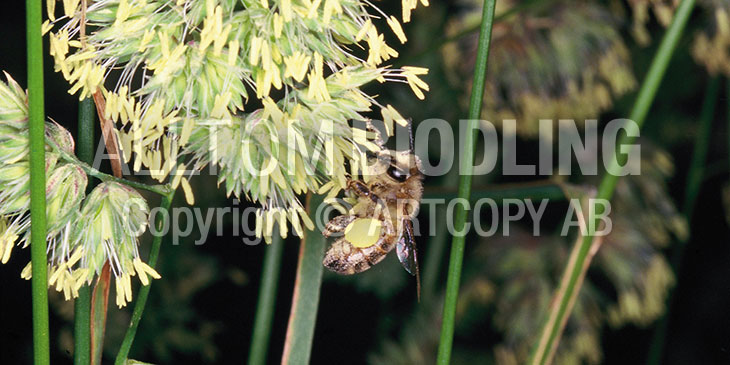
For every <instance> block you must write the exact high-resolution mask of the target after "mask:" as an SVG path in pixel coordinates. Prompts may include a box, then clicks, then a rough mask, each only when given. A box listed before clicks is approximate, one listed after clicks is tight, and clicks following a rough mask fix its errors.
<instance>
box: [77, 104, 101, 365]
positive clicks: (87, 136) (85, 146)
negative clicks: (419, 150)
mask: <svg viewBox="0 0 730 365" xmlns="http://www.w3.org/2000/svg"><path fill="white" fill-rule="evenodd" d="M95 115H96V109H95V108H94V101H93V100H92V99H90V98H87V99H84V100H82V101H81V102H80V103H79V133H78V138H77V140H78V152H77V153H78V155H79V159H80V160H81V161H84V162H86V163H91V162H92V161H93V160H94V116H95ZM89 185H91V184H89ZM90 328H91V287H90V286H89V285H84V286H82V287H81V288H80V289H79V297H78V298H76V300H75V301H74V364H75V365H85V364H88V363H89V362H90V361H91V358H90V355H91V343H90V342H91V337H90V331H89V329H90Z"/></svg>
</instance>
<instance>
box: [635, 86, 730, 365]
mask: <svg viewBox="0 0 730 365" xmlns="http://www.w3.org/2000/svg"><path fill="white" fill-rule="evenodd" d="M729 81H730V79H729ZM719 85H720V78H719V77H714V78H712V79H711V80H710V82H709V83H708V84H707V90H706V91H705V100H704V102H703V103H702V112H701V115H700V125H699V128H698V130H697V136H696V137H695V143H694V151H693V152H692V163H691V164H690V167H689V171H688V172H687V183H686V185H687V188H686V190H685V192H684V205H683V206H682V214H683V215H684V217H685V219H687V220H688V221H690V220H691V219H692V214H693V211H694V206H695V201H696V200H697V195H698V194H699V190H700V186H701V185H702V181H703V178H704V176H705V160H706V159H707V149H708V144H709V141H710V132H711V130H712V120H713V117H714V115H715V105H716V104H717V94H718V90H719V88H720V87H719ZM728 90H730V82H728ZM691 233H692V232H691V231H690V234H691ZM686 243H687V242H686V241H683V242H679V243H678V244H677V245H675V246H674V249H673V252H672V257H671V262H670V264H671V266H672V269H673V270H674V272H675V275H676V277H677V278H679V277H680V276H681V273H682V272H681V269H682V265H681V263H682V257H683V256H684V250H685V247H686ZM677 282H679V280H677ZM676 292H677V288H674V289H672V290H671V291H670V292H669V294H668V295H667V299H666V303H667V312H666V313H664V315H663V316H662V318H661V319H660V320H659V322H658V323H657V325H656V327H654V333H653V335H652V339H651V345H650V346H649V355H648V357H647V364H659V363H660V362H661V360H662V354H663V353H664V342H665V340H666V337H667V329H668V328H669V318H670V317H671V313H672V311H673V310H674V293H676Z"/></svg>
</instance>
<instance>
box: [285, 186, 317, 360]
mask: <svg viewBox="0 0 730 365" xmlns="http://www.w3.org/2000/svg"><path fill="white" fill-rule="evenodd" d="M322 200H323V197H322V196H320V195H313V196H311V197H310V198H309V201H308V202H307V209H308V211H309V214H310V217H312V221H315V218H316V217H315V215H316V212H317V208H318V207H319V206H320V205H321V204H322ZM325 244H326V240H325V238H324V236H322V234H321V233H320V232H317V231H310V232H307V234H306V235H305V237H303V238H302V244H301V247H300V249H299V263H298V265H297V276H296V280H295V282H294V295H293V296H292V307H291V313H290V314H289V325H288V326H287V331H286V341H285V343H284V354H283V355H282V359H281V363H282V364H285V365H289V364H309V358H310V355H311V354H312V342H313V337H314V327H315V324H316V322H317V307H318V305H319V292H320V289H321V286H322V273H323V270H324V266H323V265H322V259H323V258H324V249H325Z"/></svg>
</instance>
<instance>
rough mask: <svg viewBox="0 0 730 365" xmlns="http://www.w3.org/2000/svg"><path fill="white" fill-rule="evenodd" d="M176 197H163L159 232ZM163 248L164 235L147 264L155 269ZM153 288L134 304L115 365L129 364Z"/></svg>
mask: <svg viewBox="0 0 730 365" xmlns="http://www.w3.org/2000/svg"><path fill="white" fill-rule="evenodd" d="M174 195H175V191H174V190H172V191H170V192H169V193H167V194H166V195H164V196H163V197H162V203H161V204H160V207H161V208H162V211H163V213H162V214H160V215H158V216H157V217H156V218H157V219H156V222H155V225H156V226H157V232H163V231H164V227H165V226H166V225H167V220H168V218H169V215H170V206H171V205H172V198H173V197H174ZM161 246H162V235H161V234H157V235H155V238H154V240H153V241H152V247H151V248H150V257H149V260H147V263H148V264H149V265H150V266H151V267H153V268H154V267H155V265H156V264H157V257H158V256H159V255H160V247H161ZM151 287H152V282H150V283H149V284H148V285H143V286H142V287H141V288H140V289H139V294H138V295H137V301H136V302H135V303H134V310H133V311H132V319H131V320H130V322H129V328H127V332H126V333H125V334H124V340H122V345H121V347H120V348H119V352H118V353H117V358H116V359H115V360H114V364H115V365H124V364H125V363H126V362H127V357H128V356H129V350H130V349H131V348H132V342H134V336H135V335H136V334H137V327H139V321H140V320H141V319H142V314H143V313H144V307H145V305H146V304H147V298H148V297H149V295H150V288H151Z"/></svg>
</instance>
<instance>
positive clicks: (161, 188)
mask: <svg viewBox="0 0 730 365" xmlns="http://www.w3.org/2000/svg"><path fill="white" fill-rule="evenodd" d="M46 143H47V144H48V145H49V146H51V148H53V150H54V152H56V153H58V154H59V156H60V157H61V158H62V159H63V160H65V161H67V162H71V163H73V164H75V165H78V166H79V167H81V168H82V169H83V170H84V171H85V172H86V173H87V174H89V175H91V176H93V177H96V178H98V179H100V180H101V181H114V182H118V183H120V184H124V185H127V186H130V187H133V188H135V189H140V190H146V191H149V192H152V193H155V194H158V195H162V196H166V195H169V194H171V193H172V192H173V190H172V188H171V187H170V186H169V185H148V184H144V183H140V182H136V181H132V180H127V179H123V178H121V177H116V176H113V175H109V174H105V173H103V172H101V171H99V170H97V169H95V168H93V167H91V165H89V164H88V163H85V162H83V161H81V160H79V159H78V158H76V156H74V155H72V154H69V153H67V152H65V151H64V150H63V149H62V148H60V147H58V145H57V144H56V143H55V142H54V141H53V140H52V139H51V138H46Z"/></svg>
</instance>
